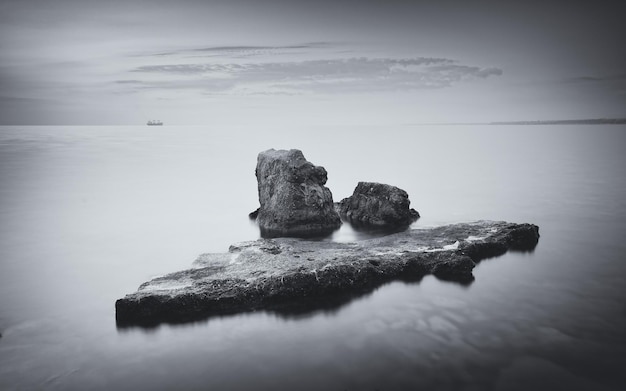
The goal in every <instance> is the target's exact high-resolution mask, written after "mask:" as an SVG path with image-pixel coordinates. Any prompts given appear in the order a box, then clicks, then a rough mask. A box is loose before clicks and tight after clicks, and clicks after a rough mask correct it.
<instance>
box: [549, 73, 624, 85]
mask: <svg viewBox="0 0 626 391" xmlns="http://www.w3.org/2000/svg"><path fill="white" fill-rule="evenodd" d="M615 81H626V73H621V74H615V75H604V76H588V75H585V76H577V77H569V78H566V79H563V80H562V81H561V82H562V83H566V84H573V83H602V82H615Z"/></svg>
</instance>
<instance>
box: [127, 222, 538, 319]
mask: <svg viewBox="0 0 626 391" xmlns="http://www.w3.org/2000/svg"><path fill="white" fill-rule="evenodd" d="M538 232H539V231H538V227H537V226H535V225H531V224H511V223H505V222H478V223H473V224H455V225H449V226H444V227H438V228H430V229H416V230H409V231H405V232H401V233H396V234H392V235H388V236H384V237H379V238H374V239H369V240H363V241H359V242H352V243H336V242H330V241H310V240H301V239H294V238H277V239H259V240H256V241H252V242H244V243H239V244H236V245H233V246H231V247H230V248H229V252H228V253H225V254H204V255H201V256H200V257H199V258H198V259H197V260H196V261H195V263H194V265H193V266H194V268H193V269H189V270H184V271H180V272H176V273H172V274H169V275H166V276H164V277H159V278H155V279H153V280H152V281H149V282H146V283H144V284H142V285H141V286H140V288H139V290H138V291H137V292H135V293H132V294H130V295H127V296H126V297H124V298H123V299H120V300H118V301H117V302H116V316H117V321H118V325H119V326H126V325H148V324H158V323H160V322H185V321H192V320H197V319H202V318H206V317H208V316H211V315H215V314H222V313H234V312H241V311H250V310H257V309H270V310H274V311H275V312H278V313H281V312H282V313H285V314H294V313H297V312H298V307H299V305H300V304H301V303H302V304H304V305H303V306H302V307H300V309H302V311H304V312H306V311H312V310H316V309H320V308H332V307H333V306H335V307H336V306H341V305H343V304H344V303H345V302H347V301H349V300H350V299H352V298H353V297H355V295H356V296H358V295H362V294H365V293H368V292H371V291H372V290H373V289H374V288H376V287H377V286H380V285H381V284H383V283H385V282H388V281H391V280H394V279H402V280H411V279H413V280H419V279H420V278H421V277H422V276H424V275H426V274H434V275H435V276H437V277H438V278H441V279H446V280H452V281H458V282H464V283H469V282H471V281H472V280H473V276H472V269H473V268H474V266H475V264H474V262H477V261H479V260H481V259H484V258H486V257H491V256H495V255H499V254H502V253H504V252H506V251H507V249H518V250H528V249H532V248H534V247H535V245H536V244H537V241H538V239H539V233H538ZM318 299H319V300H322V302H326V304H328V305H327V306H326V305H324V304H322V305H321V306H317V307H316V306H315V305H313V306H312V305H311V304H312V303H314V302H315V301H316V300H318Z"/></svg>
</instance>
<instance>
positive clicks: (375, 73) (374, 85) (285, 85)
mask: <svg viewBox="0 0 626 391" xmlns="http://www.w3.org/2000/svg"><path fill="white" fill-rule="evenodd" d="M223 48H224V47H220V48H214V49H215V50H224V49H223ZM237 48H244V47H237ZM245 48H246V49H241V50H248V48H249V47H245ZM228 50H230V49H228ZM237 50H240V49H237ZM132 72H133V74H135V76H137V75H144V76H145V77H150V78H151V80H152V81H150V82H148V81H146V82H145V83H155V81H154V79H155V78H156V79H157V80H158V83H160V85H161V86H163V87H165V86H169V87H167V88H184V86H186V87H187V88H202V89H204V90H205V92H209V93H210V92H213V91H225V90H230V91H231V92H232V93H238V94H259V93H262V94H272V93H275V94H284V93H293V92H299V93H303V92H309V93H312V92H314V93H354V92H376V91H410V90H420V89H433V88H446V87H451V86H453V85H455V84H457V83H460V82H464V81H471V80H479V79H486V78H488V77H492V76H500V75H502V73H503V72H502V70H501V69H499V68H494V67H489V68H481V67H477V66H469V65H464V64H460V63H459V62H457V61H454V60H451V59H446V58H432V57H415V58H399V59H397V58H368V57H358V58H328V59H316V60H306V61H283V62H276V61H270V62H246V63H237V62H227V63H215V62H205V63H177V64H157V65H142V66H138V67H136V68H134V69H132ZM177 79H183V80H184V82H181V81H180V80H179V81H176V80H177ZM168 82H169V83H168ZM129 84H130V83H129ZM153 85H154V84H153Z"/></svg>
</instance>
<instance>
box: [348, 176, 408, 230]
mask: <svg viewBox="0 0 626 391" xmlns="http://www.w3.org/2000/svg"><path fill="white" fill-rule="evenodd" d="M410 204H411V201H409V195H408V194H407V192H406V191H404V190H402V189H400V188H397V187H395V186H391V185H385V184H382V183H376V182H359V183H358V185H357V186H356V188H355V189H354V192H353V193H352V195H351V196H350V197H348V198H344V199H343V200H341V201H340V202H339V203H338V210H339V213H340V214H341V217H342V218H344V219H346V220H347V221H349V222H350V224H352V225H353V226H355V227H357V228H358V227H363V228H372V229H402V228H407V227H408V226H409V225H410V224H411V223H413V222H414V221H415V220H417V219H418V218H419V213H418V212H417V211H416V210H415V209H409V205H410Z"/></svg>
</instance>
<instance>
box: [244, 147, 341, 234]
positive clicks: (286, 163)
mask: <svg viewBox="0 0 626 391" xmlns="http://www.w3.org/2000/svg"><path fill="white" fill-rule="evenodd" d="M256 177H257V182H258V188H259V203H260V204H261V207H260V208H259V210H258V213H257V212H252V213H251V214H250V217H251V218H255V217H256V220H257V223H258V224H259V227H260V228H261V235H262V236H263V237H265V238H268V237H278V236H291V237H311V236H322V235H327V234H329V233H331V232H332V231H334V230H336V229H337V228H339V226H340V225H341V219H340V217H339V215H338V214H337V212H336V211H335V209H334V205H333V196H332V194H331V192H330V190H329V189H328V188H327V187H325V186H324V184H326V179H327V177H326V170H325V169H324V167H320V166H315V165H313V164H311V163H310V162H308V161H307V160H306V159H305V158H304V155H303V154H302V152H301V151H299V150H297V149H292V150H289V151H285V150H278V151H277V150H274V149H270V150H267V151H264V152H261V153H259V156H258V158H257V166H256ZM255 215H256V216H255Z"/></svg>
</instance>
